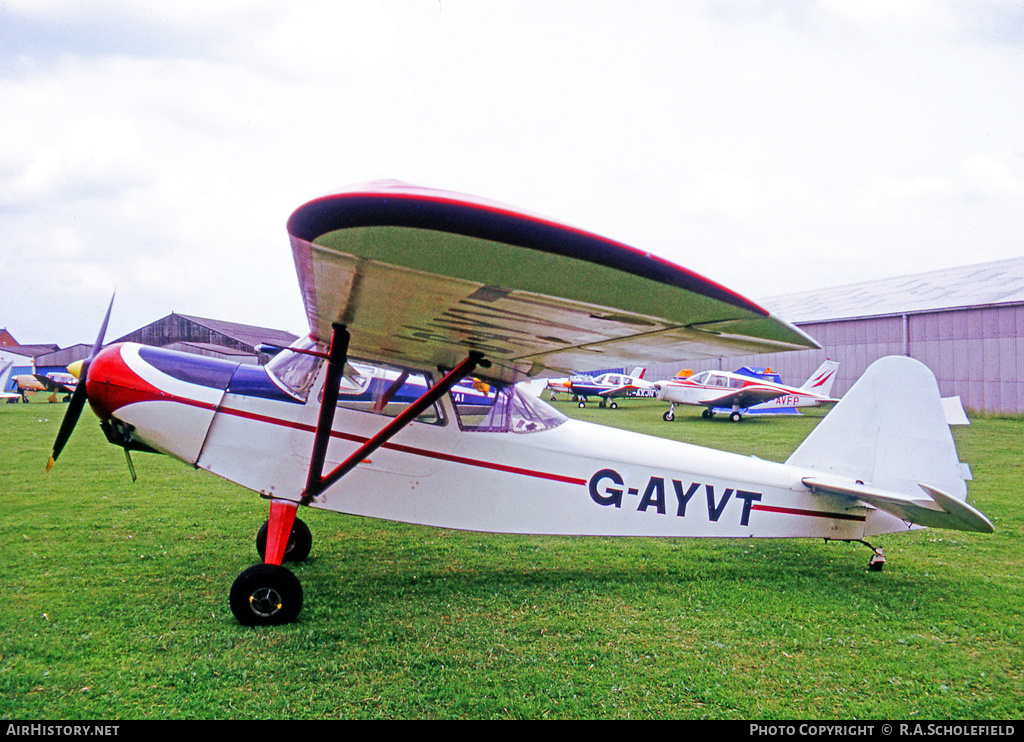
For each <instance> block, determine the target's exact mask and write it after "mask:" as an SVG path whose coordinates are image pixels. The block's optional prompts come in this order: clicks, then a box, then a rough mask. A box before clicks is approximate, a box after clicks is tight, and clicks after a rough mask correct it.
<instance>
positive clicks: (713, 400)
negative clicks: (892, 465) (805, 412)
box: [654, 361, 839, 422]
mask: <svg viewBox="0 0 1024 742" xmlns="http://www.w3.org/2000/svg"><path fill="white" fill-rule="evenodd" d="M837 368H839V364H838V363H836V362H835V361H825V362H824V363H823V364H821V366H819V367H818V370H817V371H815V372H814V373H813V374H811V376H810V378H809V379H808V380H807V381H806V382H805V383H804V384H803V386H799V387H795V386H786V385H785V384H779V383H776V382H774V381H769V380H768V379H763V378H761V379H758V378H754V377H753V376H748V375H746V374H737V373H732V372H730V371H701V372H700V373H699V374H696V375H695V376H676V377H675V378H673V379H669V380H667V381H656V382H654V387H655V389H656V390H657V395H658V399H660V400H662V401H664V402H670V403H671V406H670V407H669V409H668V411H667V412H666V413H665V414H664V415H663V416H662V417H663V418H664V419H665V421H666V422H672V421H673V420H674V419H675V416H676V414H675V413H676V405H677V404H686V405H696V406H698V407H703V408H704V412H703V413H702V417H704V418H705V419H710V418H712V417H714V414H715V410H716V409H719V408H722V407H725V408H730V413H729V419H731V420H732V421H733V422H739V421H740V420H742V419H743V413H744V411H745V410H747V409H748V408H751V407H755V406H763V405H766V404H778V405H779V406H782V407H818V406H819V405H823V404H832V403H834V402H838V401H839V400H838V399H832V397H830V396H829V392H830V391H831V390H832V382H833V381H835V371H836V369H837Z"/></svg>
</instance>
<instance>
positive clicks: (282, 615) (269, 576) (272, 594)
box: [229, 564, 302, 626]
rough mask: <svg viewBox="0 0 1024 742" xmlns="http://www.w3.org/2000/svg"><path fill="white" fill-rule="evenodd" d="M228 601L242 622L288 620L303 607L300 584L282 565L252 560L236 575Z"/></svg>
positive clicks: (259, 623) (269, 623)
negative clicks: (252, 563) (250, 565)
mask: <svg viewBox="0 0 1024 742" xmlns="http://www.w3.org/2000/svg"><path fill="white" fill-rule="evenodd" d="M229 602H230V604H231V612H232V613H234V614H235V618H236V619H238V622H239V623H240V624H242V625H243V626H276V625H279V624H286V623H291V622H292V621H294V620H295V619H296V618H297V617H298V615H299V611H301V610H302V585H301V584H300V583H299V579H298V578H297V577H296V576H295V575H293V574H292V573H291V572H290V571H288V570H287V569H286V568H284V567H281V566H279V565H276V564H255V565H253V566H252V567H249V568H248V569H246V570H245V571H243V572H242V573H241V574H240V575H238V577H237V578H236V579H235V582H234V584H233V585H232V586H231V593H230V596H229Z"/></svg>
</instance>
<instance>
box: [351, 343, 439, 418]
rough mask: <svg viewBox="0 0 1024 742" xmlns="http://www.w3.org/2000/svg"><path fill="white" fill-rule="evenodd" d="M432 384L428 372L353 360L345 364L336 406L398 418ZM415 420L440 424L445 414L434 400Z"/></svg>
mask: <svg viewBox="0 0 1024 742" xmlns="http://www.w3.org/2000/svg"><path fill="white" fill-rule="evenodd" d="M432 384H433V381H432V379H431V377H430V375H429V374H426V373H424V372H423V371H413V370H410V369H405V368H400V367H398V366H390V365H387V364H383V363H378V362H376V361H360V360H354V359H353V360H351V361H349V363H346V364H345V374H344V376H342V379H341V382H340V384H339V389H338V407H343V408H345V409H349V410H360V411H362V412H372V413H374V414H377V415H384V416H386V417H397V416H398V415H399V414H401V413H402V412H404V411H405V409H406V408H407V407H408V406H409V405H411V404H412V403H413V402H415V401H416V400H418V399H419V398H420V397H422V396H423V394H424V393H425V392H426V391H427V390H428V389H429V388H430V387H431V386H432ZM416 421H417V422H421V423H429V424H432V425H442V424H444V415H443V414H442V413H441V408H440V407H439V406H438V405H437V404H436V403H435V404H432V405H431V406H430V407H428V408H427V409H426V410H424V411H423V412H422V413H420V414H419V415H418V416H417V417H416Z"/></svg>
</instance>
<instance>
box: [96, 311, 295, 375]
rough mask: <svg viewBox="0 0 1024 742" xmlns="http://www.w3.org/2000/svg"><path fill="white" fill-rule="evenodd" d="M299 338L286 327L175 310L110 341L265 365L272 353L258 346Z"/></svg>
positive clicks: (280, 343) (286, 343)
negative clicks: (207, 316)
mask: <svg viewBox="0 0 1024 742" xmlns="http://www.w3.org/2000/svg"><path fill="white" fill-rule="evenodd" d="M296 339H297V336H296V335H293V334H292V333H290V332H285V331H284V330H272V329H269V328H266V327H256V326H253V325H243V324H240V323H238V322H224V321H222V320H215V319H207V318H204V317H195V316H192V315H187V314H177V313H172V314H169V315H167V316H166V317H163V318H161V319H158V320H156V321H155V322H151V323H150V324H148V325H146V326H145V327H140V328H139V329H138V330H135V331H134V332H130V333H128V334H127V335H124V336H122V337H119V338H117V340H114V341H111V342H133V343H142V344H144V345H155V346H159V347H165V348H169V349H171V350H182V351H185V352H188V353H195V354H197V355H204V356H212V357H215V358H225V359H228V360H231V361H236V362H238V363H247V364H262V363H266V362H267V360H268V359H269V356H268V355H267V354H265V353H260V352H259V351H258V350H257V348H258V346H260V345H262V344H264V343H266V344H270V345H278V346H283V347H287V346H288V345H290V344H291V343H292V342H294V341H295V340H296Z"/></svg>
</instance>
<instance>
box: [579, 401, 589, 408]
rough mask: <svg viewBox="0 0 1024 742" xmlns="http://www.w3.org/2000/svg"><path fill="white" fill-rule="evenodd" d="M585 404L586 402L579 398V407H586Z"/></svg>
mask: <svg viewBox="0 0 1024 742" xmlns="http://www.w3.org/2000/svg"><path fill="white" fill-rule="evenodd" d="M586 406H587V403H586V402H584V401H583V400H582V399H581V400H580V409H583V408H584V407H586Z"/></svg>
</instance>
